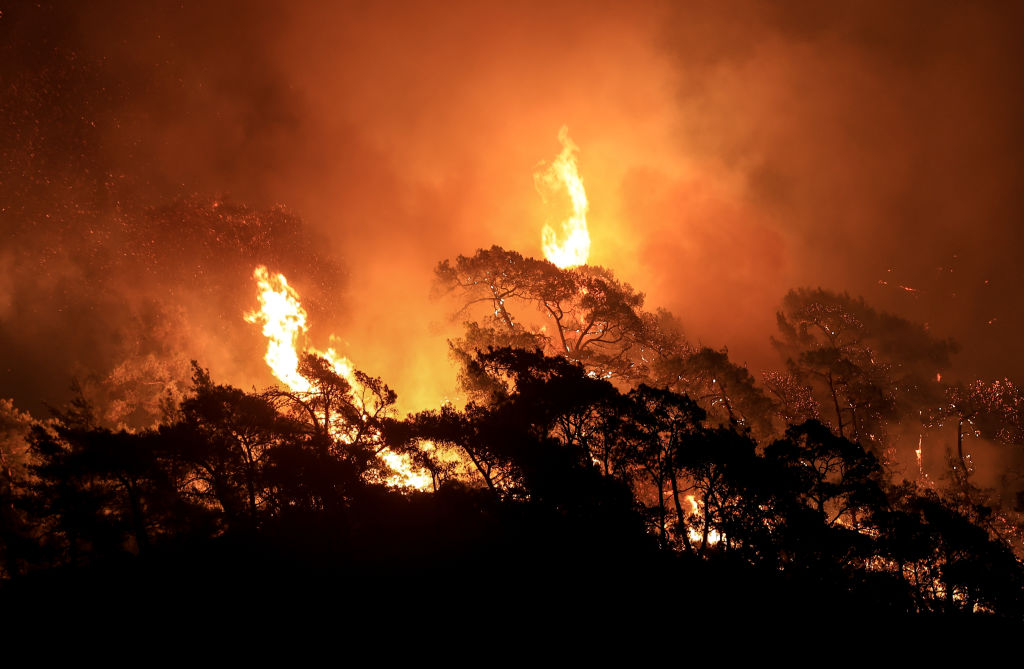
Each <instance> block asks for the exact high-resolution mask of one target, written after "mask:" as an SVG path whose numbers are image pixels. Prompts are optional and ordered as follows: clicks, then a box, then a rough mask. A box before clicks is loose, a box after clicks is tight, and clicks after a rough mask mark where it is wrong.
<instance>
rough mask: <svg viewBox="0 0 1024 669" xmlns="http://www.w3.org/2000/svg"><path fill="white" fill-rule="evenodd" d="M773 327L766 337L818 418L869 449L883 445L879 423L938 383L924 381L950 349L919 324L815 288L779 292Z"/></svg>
mask: <svg viewBox="0 0 1024 669" xmlns="http://www.w3.org/2000/svg"><path fill="white" fill-rule="evenodd" d="M778 326H779V333H780V335H779V337H778V338H776V337H773V338H772V343H773V344H774V345H775V347H776V349H777V350H778V351H779V353H780V354H781V355H782V356H783V358H784V359H785V360H786V365H787V367H788V370H789V372H790V374H791V375H792V376H793V377H794V379H795V380H796V381H798V382H799V383H800V384H804V385H806V386H809V387H810V388H812V389H813V395H814V400H815V401H816V402H817V404H818V405H819V406H820V407H822V408H821V411H822V416H823V417H824V416H827V417H828V422H829V423H830V424H831V426H832V428H833V429H834V430H835V431H836V433H837V434H838V435H839V436H841V437H848V438H850V439H853V440H855V441H864V442H866V443H870V444H873V445H874V446H875V447H876V448H881V447H884V446H885V445H886V443H887V434H886V433H887V430H886V424H887V422H889V421H893V420H899V419H900V418H902V417H903V416H905V415H908V414H911V413H913V414H914V415H916V414H917V410H919V409H921V408H923V407H925V406H927V405H928V403H929V401H930V399H931V398H932V397H933V396H934V394H935V393H936V391H937V389H938V384H937V382H935V381H930V379H935V378H936V373H937V372H938V371H940V370H942V369H944V368H945V367H947V366H948V365H949V357H950V354H951V353H952V352H953V351H954V350H955V345H954V344H953V343H952V342H951V341H949V340H939V339H935V338H934V337H932V336H931V335H929V334H928V333H927V331H926V330H925V328H924V327H923V326H920V325H917V324H914V323H911V322H910V321H907V320H904V319H902V318H899V317H897V316H893V315H891V314H887V313H884V312H878V311H875V310H874V309H872V308H871V307H869V306H867V305H866V304H865V303H864V301H863V300H860V299H858V300H855V299H853V298H851V297H850V296H849V295H846V294H843V295H838V294H835V293H830V292H828V291H825V290H822V289H818V290H806V289H801V290H797V291H791V292H790V293H789V294H788V295H786V297H785V299H784V301H783V308H782V311H780V312H779V313H778Z"/></svg>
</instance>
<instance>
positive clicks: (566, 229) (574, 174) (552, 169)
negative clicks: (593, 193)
mask: <svg viewBox="0 0 1024 669" xmlns="http://www.w3.org/2000/svg"><path fill="white" fill-rule="evenodd" d="M558 141H559V142H561V144H562V152H561V153H559V154H558V157H557V158H555V159H554V160H553V161H552V162H551V164H550V165H548V167H547V169H545V170H543V171H539V172H536V173H535V174H534V175H533V181H534V185H535V186H536V187H537V192H539V193H540V196H541V198H542V199H543V200H544V201H545V202H546V201H547V200H548V196H549V194H553V193H556V192H558V191H561V190H562V189H565V191H566V192H568V194H569V200H570V202H571V203H572V214H571V215H570V216H569V217H568V218H567V219H565V220H564V221H562V236H563V237H564V241H562V242H559V239H558V234H557V233H556V232H555V229H554V228H552V227H551V226H550V225H548V224H547V223H545V224H544V229H543V230H541V247H542V248H543V249H544V257H545V258H547V259H548V260H550V261H551V262H552V263H554V264H555V265H557V266H558V267H560V268H562V269H566V268H568V267H577V266H579V265H585V264H587V256H589V255H590V232H589V231H588V230H587V208H588V206H589V205H588V203H587V191H586V190H585V189H584V188H583V180H582V179H580V174H579V171H578V170H577V169H576V155H575V154H576V152H577V151H579V147H578V146H576V144H575V143H574V142H573V141H572V140H571V139H570V138H569V128H567V127H566V126H562V128H561V130H559V131H558Z"/></svg>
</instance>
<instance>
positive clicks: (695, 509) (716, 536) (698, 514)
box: [686, 495, 722, 546]
mask: <svg viewBox="0 0 1024 669" xmlns="http://www.w3.org/2000/svg"><path fill="white" fill-rule="evenodd" d="M686 501H687V502H688V503H689V504H690V517H691V519H692V520H693V521H694V522H692V523H690V525H689V527H688V528H687V529H686V534H687V536H689V538H690V541H692V542H694V543H700V542H702V541H703V540H704V534H703V533H702V532H701V530H700V529H699V528H698V525H702V524H703V522H704V510H703V509H701V505H703V504H704V502H703V501H698V500H697V498H696V497H694V496H693V495H687V496H686ZM721 540H722V535H721V533H720V532H719V531H718V530H715V529H711V530H709V531H708V544H707V545H708V546H714V545H715V544H717V543H718V542H720V541H721Z"/></svg>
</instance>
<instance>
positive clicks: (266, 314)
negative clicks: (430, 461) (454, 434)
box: [245, 265, 432, 490]
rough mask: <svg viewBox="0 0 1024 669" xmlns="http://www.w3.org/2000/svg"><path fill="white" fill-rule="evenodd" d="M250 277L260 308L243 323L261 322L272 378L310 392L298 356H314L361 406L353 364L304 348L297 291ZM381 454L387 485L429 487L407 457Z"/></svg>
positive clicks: (281, 279) (271, 278) (275, 278)
mask: <svg viewBox="0 0 1024 669" xmlns="http://www.w3.org/2000/svg"><path fill="white" fill-rule="evenodd" d="M253 278H254V279H255V280H256V286H257V287H258V289H259V294H258V295H257V299H258V300H259V304H260V308H259V309H256V310H253V311H250V312H249V313H247V314H245V320H246V321H247V322H249V323H263V336H264V337H266V338H267V353H266V355H265V356H263V359H264V360H266V362H267V365H268V366H269V367H270V370H271V372H273V374H274V376H276V377H277V378H278V380H279V381H281V383H283V384H284V385H286V386H287V387H288V389H289V390H291V391H292V392H296V393H306V392H310V390H312V388H313V384H312V383H311V382H310V381H309V379H307V378H306V377H304V376H302V374H300V373H299V353H300V352H303V351H304V352H309V353H313V354H315V355H318V356H320V357H321V358H324V359H325V360H327V362H328V363H330V365H331V368H332V369H333V370H334V373H335V374H337V375H338V376H340V377H342V378H343V379H345V380H346V381H348V382H349V385H350V386H351V391H350V392H351V393H352V397H353V399H355V401H356V402H357V404H358V405H359V406H360V407H362V405H361V403H360V399H359V398H360V396H361V393H360V392H359V389H360V388H361V387H362V386H361V384H360V383H359V381H358V379H357V378H356V375H355V367H354V366H353V365H352V361H351V360H349V359H348V358H346V357H345V356H343V355H340V354H339V353H338V352H337V351H336V350H335V349H334V348H333V347H331V348H328V349H327V350H326V351H321V350H318V349H316V348H314V347H312V346H306V345H304V344H305V342H304V341H303V339H304V338H305V334H306V331H307V330H308V328H309V326H308V325H307V322H308V316H307V314H306V310H305V309H304V308H303V307H302V303H301V302H300V300H299V294H298V292H296V290H295V289H294V288H292V287H291V286H289V285H288V279H286V278H285V276H284V274H273V275H272V274H271V273H270V271H269V270H268V269H267V268H266V267H264V266H262V265H261V266H259V267H257V268H256V270H255V271H254V272H253ZM333 436H334V437H336V438H338V439H341V440H342V441H346V435H345V433H344V431H341V430H336V432H335V434H334V435H333ZM381 455H382V457H383V458H384V461H385V462H386V463H387V464H388V466H389V467H391V469H393V470H394V471H395V472H396V473H395V476H393V477H391V479H389V480H388V483H390V484H392V485H404V486H409V487H413V488H419V489H421V490H422V489H425V488H427V487H428V486H430V485H431V483H432V479H431V477H430V475H429V473H427V472H423V471H417V470H416V469H415V468H414V467H413V466H412V464H411V463H410V462H409V460H408V458H407V457H405V456H403V455H401V454H398V453H393V452H391V451H388V450H386V449H385V450H384V451H382V453H381Z"/></svg>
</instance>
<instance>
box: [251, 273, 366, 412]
mask: <svg viewBox="0 0 1024 669" xmlns="http://www.w3.org/2000/svg"><path fill="white" fill-rule="evenodd" d="M253 278H254V279H256V285H257V286H258V287H259V291H260V292H259V295H258V299H259V302H260V308H259V309H258V310H255V311H251V312H249V313H247V314H246V315H245V320H246V321H248V322H249V323H259V322H262V323H263V336H264V337H266V338H267V354H266V355H265V356H263V359H264V360H266V361H267V365H269V366H270V370H271V371H272V372H273V373H274V376H276V377H277V378H278V379H279V380H280V381H281V383H283V384H285V385H286V386H288V388H289V390H292V391H294V392H300V393H305V392H309V390H310V389H311V388H312V384H310V382H309V380H308V379H306V378H305V377H304V376H302V375H301V374H299V352H300V351H302V350H305V351H309V352H310V353H315V354H316V355H319V356H321V357H322V358H325V359H326V360H327V361H328V362H330V363H331V367H332V368H333V369H334V372H335V373H336V374H337V375H338V376H340V377H342V378H343V379H345V380H346V381H348V382H349V383H350V384H352V387H353V388H355V387H357V386H356V379H355V376H354V375H353V373H352V372H353V367H352V362H351V361H350V360H349V359H348V358H346V357H344V356H340V355H338V353H337V352H336V351H335V350H334V349H333V348H328V349H327V350H326V351H318V350H317V349H315V348H312V347H306V346H300V339H302V338H303V337H304V335H305V333H306V330H307V329H308V326H307V324H306V323H307V316H306V310H305V309H303V308H302V303H301V302H300V301H299V294H298V293H297V292H296V291H295V289H294V288H292V287H291V286H289V285H288V279H286V278H285V276H284V274H274V275H271V274H270V272H269V271H268V270H267V268H266V267H263V266H260V267H257V268H256V271H255V272H253Z"/></svg>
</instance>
